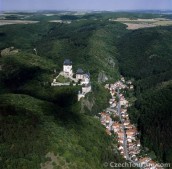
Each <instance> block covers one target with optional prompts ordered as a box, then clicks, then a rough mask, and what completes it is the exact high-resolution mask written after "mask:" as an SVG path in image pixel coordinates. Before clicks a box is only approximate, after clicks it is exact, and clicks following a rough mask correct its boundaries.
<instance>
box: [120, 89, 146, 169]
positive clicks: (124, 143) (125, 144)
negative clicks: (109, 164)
mask: <svg viewBox="0 0 172 169" xmlns="http://www.w3.org/2000/svg"><path fill="white" fill-rule="evenodd" d="M117 90H118V91H117V97H118V100H119V101H118V104H117V112H118V115H119V118H120V122H121V124H122V130H123V133H124V140H123V148H124V154H125V156H126V160H128V161H130V162H131V163H133V165H134V166H137V167H139V168H144V167H141V164H140V163H139V162H136V161H133V160H132V159H131V158H130V156H129V153H128V149H127V135H126V130H125V126H124V121H123V119H122V116H121V104H120V95H119V88H118V89H117Z"/></svg>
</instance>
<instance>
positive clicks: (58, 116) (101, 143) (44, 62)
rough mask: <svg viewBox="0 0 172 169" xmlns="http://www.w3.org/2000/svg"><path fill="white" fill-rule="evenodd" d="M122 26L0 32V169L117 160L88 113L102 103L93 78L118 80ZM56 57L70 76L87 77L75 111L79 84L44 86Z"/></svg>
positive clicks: (104, 96)
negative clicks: (88, 86) (86, 91)
mask: <svg viewBox="0 0 172 169" xmlns="http://www.w3.org/2000/svg"><path fill="white" fill-rule="evenodd" d="M37 17H38V16H36V19H38V18H37ZM42 18H43V17H42ZM32 19H33V18H32ZM125 27H126V26H124V25H123V24H121V23H110V22H108V21H106V20H104V22H103V21H101V20H81V21H73V22H72V23H71V24H64V23H49V22H48V21H45V20H43V21H42V20H41V22H39V23H37V24H28V25H8V26H1V27H0V50H1V51H3V52H1V57H0V68H1V70H0V124H1V125H0V168H1V169H7V168H8V169H21V168H25V169H38V168H41V165H40V164H41V163H42V168H44V167H47V166H46V165H51V166H54V168H70V169H72V168H75V169H77V168H78V169H80V168H85V169H86V168H87V169H96V168H97V169H101V168H103V163H104V162H108V161H114V160H115V162H124V160H123V159H122V157H121V156H120V154H119V153H118V151H117V143H115V144H114V139H113V138H109V137H108V136H107V134H106V133H105V128H103V127H102V126H101V124H100V122H99V121H98V120H97V119H96V118H94V115H95V114H97V113H98V112H100V111H102V110H103V109H104V108H106V106H107V104H108V98H109V94H108V92H107V91H106V90H105V89H104V87H103V86H102V85H101V84H99V83H98V76H99V74H100V73H101V74H104V76H106V77H108V79H109V80H110V81H114V80H115V79H117V78H118V77H119V73H118V66H117V61H116V60H115V56H116V55H118V52H117V49H116V46H115V44H116V43H117V40H118V38H119V37H120V36H121V35H122V34H123V33H124V32H125V31H126V29H125ZM9 47H10V50H11V49H13V47H14V50H16V52H11V51H10V52H9V51H8V49H7V48H9ZM4 49H6V50H5V51H6V52H4ZM34 49H36V50H37V53H35V50H34ZM64 59H71V60H72V62H73V67H74V71H76V70H77V68H83V70H84V71H89V72H90V74H91V81H92V88H93V92H92V93H91V94H90V95H88V98H86V99H87V100H86V103H87V104H86V105H84V104H83V105H82V112H81V104H80V102H77V93H78V90H80V86H75V87H73V86H69V87H57V88H56V87H51V86H50V84H51V82H52V80H53V78H54V77H55V76H57V74H58V73H59V72H60V71H61V70H62V66H63V61H64ZM54 70H56V72H57V73H55V71H54ZM89 98H91V100H90V99H89ZM89 104H91V110H90V107H88V106H89Z"/></svg>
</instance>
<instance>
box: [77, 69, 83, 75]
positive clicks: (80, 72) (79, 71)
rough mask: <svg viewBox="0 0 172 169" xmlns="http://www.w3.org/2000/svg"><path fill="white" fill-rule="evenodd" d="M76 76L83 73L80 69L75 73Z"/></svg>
mask: <svg viewBox="0 0 172 169" xmlns="http://www.w3.org/2000/svg"><path fill="white" fill-rule="evenodd" d="M76 74H84V71H83V70H82V69H81V68H79V69H78V70H77V71H76Z"/></svg>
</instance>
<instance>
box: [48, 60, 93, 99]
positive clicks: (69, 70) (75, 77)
mask: <svg viewBox="0 0 172 169" xmlns="http://www.w3.org/2000/svg"><path fill="white" fill-rule="evenodd" d="M60 75H61V76H63V77H64V78H68V79H70V80H71V81H73V82H74V83H73V85H74V86H75V85H76V83H78V84H79V85H81V86H82V89H81V91H79V92H78V101H80V99H81V98H82V97H85V95H86V94H87V93H89V92H91V83H90V73H85V72H84V71H83V70H82V69H81V68H79V69H78V70H77V71H76V73H73V65H72V61H71V60H69V59H66V60H65V61H64V63H63V71H61V72H60V73H59V75H58V76H57V77H56V78H55V79H54V80H53V82H52V83H51V86H65V85H70V82H69V83H59V82H57V79H58V77H59V76H60Z"/></svg>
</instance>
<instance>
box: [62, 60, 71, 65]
mask: <svg viewBox="0 0 172 169" xmlns="http://www.w3.org/2000/svg"><path fill="white" fill-rule="evenodd" d="M63 65H72V61H70V59H65V61H64V63H63Z"/></svg>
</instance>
